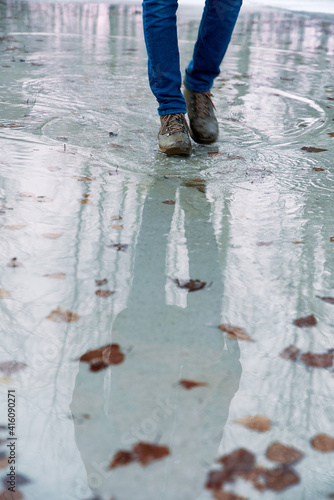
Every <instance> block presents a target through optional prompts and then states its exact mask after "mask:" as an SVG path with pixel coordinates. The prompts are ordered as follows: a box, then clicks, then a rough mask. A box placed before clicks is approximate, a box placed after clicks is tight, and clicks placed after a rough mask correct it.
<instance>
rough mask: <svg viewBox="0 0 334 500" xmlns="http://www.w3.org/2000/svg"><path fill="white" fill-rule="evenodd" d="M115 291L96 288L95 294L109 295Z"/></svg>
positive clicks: (100, 295)
mask: <svg viewBox="0 0 334 500" xmlns="http://www.w3.org/2000/svg"><path fill="white" fill-rule="evenodd" d="M114 293H115V292H111V291H110V290H96V292H95V295H97V296H98V297H110V295H114Z"/></svg>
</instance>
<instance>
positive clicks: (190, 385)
mask: <svg viewBox="0 0 334 500" xmlns="http://www.w3.org/2000/svg"><path fill="white" fill-rule="evenodd" d="M179 384H180V385H182V387H184V388H185V389H187V390H190V389H194V388H195V387H204V386H207V385H208V384H207V383H206V382H197V381H196V380H188V379H185V378H183V379H181V380H180V381H179Z"/></svg>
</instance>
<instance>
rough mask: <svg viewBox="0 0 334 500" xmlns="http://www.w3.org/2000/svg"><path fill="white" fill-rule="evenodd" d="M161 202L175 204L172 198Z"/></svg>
mask: <svg viewBox="0 0 334 500" xmlns="http://www.w3.org/2000/svg"><path fill="white" fill-rule="evenodd" d="M162 203H164V204H165V205H175V201H174V200H165V201H163V202H162Z"/></svg>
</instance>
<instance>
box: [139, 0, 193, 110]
mask: <svg viewBox="0 0 334 500" xmlns="http://www.w3.org/2000/svg"><path fill="white" fill-rule="evenodd" d="M177 7H178V4H177V0H144V1H143V26H144V36H145V43H146V49H147V54H148V74H149V82H150V87H151V90H152V92H153V94H154V95H155V97H156V99H157V101H158V103H159V107H158V113H159V115H160V116H163V115H169V114H172V113H186V103H185V100H184V98H183V95H182V93H181V72H180V56H179V49H178V41H177V29H176V11H177Z"/></svg>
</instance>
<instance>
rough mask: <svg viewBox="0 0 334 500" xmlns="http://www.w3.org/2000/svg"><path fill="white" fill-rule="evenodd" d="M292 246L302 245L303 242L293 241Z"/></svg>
mask: <svg viewBox="0 0 334 500" xmlns="http://www.w3.org/2000/svg"><path fill="white" fill-rule="evenodd" d="M292 243H293V244H294V245H304V242H303V241H293V242H292Z"/></svg>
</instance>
